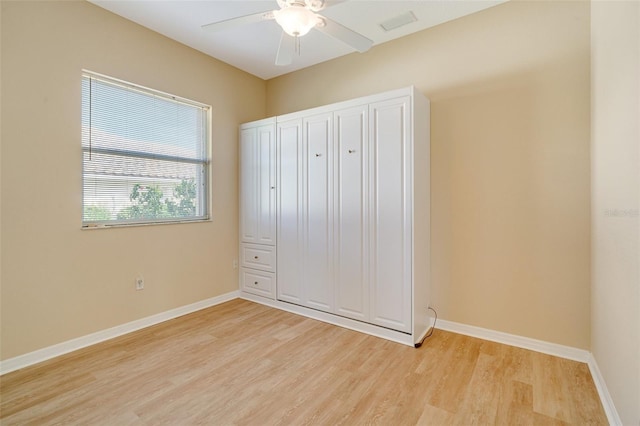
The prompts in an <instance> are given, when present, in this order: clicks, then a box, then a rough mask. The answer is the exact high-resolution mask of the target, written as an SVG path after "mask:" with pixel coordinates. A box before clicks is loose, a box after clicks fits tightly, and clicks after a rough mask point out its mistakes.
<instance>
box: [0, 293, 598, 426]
mask: <svg viewBox="0 0 640 426" xmlns="http://www.w3.org/2000/svg"><path fill="white" fill-rule="evenodd" d="M0 396H1V401H2V402H1V411H0V422H1V423H2V424H3V425H10V424H21V425H22V424H38V425H41V424H87V425H99V424H105V425H127V424H133V425H162V424H170V425H191V424H213V425H226V424H244V425H271V424H281V425H290V424H291V425H298V424H322V425H337V424H344V425H355V424H381V425H413V424H434V425H448V424H459V425H471V424H480V425H487V424H503V425H555V424H577V425H586V424H606V423H607V421H606V417H605V414H604V412H603V409H602V406H601V404H600V401H599V399H598V395H597V392H596V390H595V386H594V384H593V381H592V379H591V376H590V374H589V369H588V367H587V365H586V364H581V363H578V362H574V361H568V360H565V359H561V358H556V357H553V356H548V355H543V354H540V353H536V352H532V351H528V350H524V349H518V348H514V347H510V346H505V345H501V344H497V343H492V342H487V341H483V340H479V339H475V338H471V337H466V336H462V335H458V334H453V333H448V332H445V331H440V330H435V332H434V334H433V336H432V337H431V338H430V339H428V340H427V341H426V342H425V344H424V345H423V346H422V347H421V348H420V349H413V348H411V347H408V346H403V345H400V344H397V343H392V342H388V341H386V340H382V339H378V338H375V337H371V336H367V335H364V334H360V333H357V332H354V331H350V330H346V329H343V328H340V327H336V326H332V325H328V324H324V323H322V322H318V321H314V320H310V319H306V318H303V317H300V316H297V315H293V314H289V313H286V312H282V311H279V310H276V309H272V308H268V307H265V306H262V305H258V304H255V303H251V302H248V301H244V300H234V301H231V302H228V303H224V304H222V305H218V306H215V307H212V308H209V309H206V310H202V311H199V312H197V313H194V314H191V315H188V316H184V317H181V318H178V319H175V320H172V321H169V322H166V323H163V324H160V325H157V326H154V327H151V328H147V329H145V330H141V331H139V332H135V333H132V334H129V335H126V336H123V337H120V338H117V339H113V340H110V341H108V342H105V343H101V344H99V345H95V346H93V347H91V348H87V349H83V350H80V351H77V352H74V353H72V354H69V355H65V356H63V357H60V358H57V359H54V360H50V361H47V362H45V363H42V364H39V365H36V366H32V367H29V368H25V369H23V370H20V371H16V372H13V373H9V374H6V375H4V376H2V377H1V378H0Z"/></svg>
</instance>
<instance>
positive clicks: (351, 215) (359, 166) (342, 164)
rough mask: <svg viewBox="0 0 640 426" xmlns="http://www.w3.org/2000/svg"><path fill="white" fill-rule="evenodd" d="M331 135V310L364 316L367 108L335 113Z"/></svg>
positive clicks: (366, 304) (366, 303) (366, 307)
mask: <svg viewBox="0 0 640 426" xmlns="http://www.w3.org/2000/svg"><path fill="white" fill-rule="evenodd" d="M334 122H335V124H334V129H335V131H334V137H335V142H334V144H335V150H336V152H335V167H334V173H335V186H334V188H335V195H334V198H335V210H334V211H335V215H334V218H335V219H334V224H335V225H334V226H335V233H334V235H335V244H334V247H335V250H334V256H335V283H336V287H335V295H336V298H335V300H336V313H338V314H340V315H343V316H346V317H349V318H354V319H358V320H363V321H365V320H368V319H369V284H368V268H369V262H368V252H369V250H368V240H369V238H368V226H369V224H368V204H367V200H368V189H367V188H368V179H367V173H368V169H369V167H368V158H369V153H368V146H367V145H368V133H369V132H368V130H369V129H368V107H367V105H364V106H360V107H355V108H350V109H346V110H342V111H337V112H336V113H335V114H334Z"/></svg>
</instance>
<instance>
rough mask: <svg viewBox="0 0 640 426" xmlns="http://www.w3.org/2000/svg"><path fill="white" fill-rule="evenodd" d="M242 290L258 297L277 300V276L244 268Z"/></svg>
mask: <svg viewBox="0 0 640 426" xmlns="http://www.w3.org/2000/svg"><path fill="white" fill-rule="evenodd" d="M241 274H242V276H241V284H242V290H243V291H246V292H247V293H251V294H257V295H258V296H264V297H268V298H269V299H275V294H276V286H275V283H276V274H274V273H273V272H262V271H256V270H253V269H246V268H242V271H241Z"/></svg>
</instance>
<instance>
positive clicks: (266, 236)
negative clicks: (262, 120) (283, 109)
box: [256, 125, 276, 245]
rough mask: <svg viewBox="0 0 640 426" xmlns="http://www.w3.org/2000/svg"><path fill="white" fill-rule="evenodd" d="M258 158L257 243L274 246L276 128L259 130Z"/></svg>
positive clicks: (264, 127)
mask: <svg viewBox="0 0 640 426" xmlns="http://www.w3.org/2000/svg"><path fill="white" fill-rule="evenodd" d="M257 133H258V135H257V143H256V150H257V152H256V157H257V159H258V164H257V166H258V167H257V170H256V173H258V176H257V182H258V186H259V187H258V192H259V194H258V199H257V206H256V210H257V212H258V213H257V214H258V231H257V232H258V234H257V242H259V243H261V244H269V245H274V244H275V242H276V232H275V231H276V193H275V150H276V146H275V131H274V126H272V125H269V126H263V127H260V128H258V132H257Z"/></svg>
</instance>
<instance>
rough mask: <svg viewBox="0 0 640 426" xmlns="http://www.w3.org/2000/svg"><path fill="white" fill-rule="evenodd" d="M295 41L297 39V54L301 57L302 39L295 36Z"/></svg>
mask: <svg viewBox="0 0 640 426" xmlns="http://www.w3.org/2000/svg"><path fill="white" fill-rule="evenodd" d="M295 39H296V41H295V46H296V48H295V49H296V54H297V55H298V56H300V37H298V36H295Z"/></svg>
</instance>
